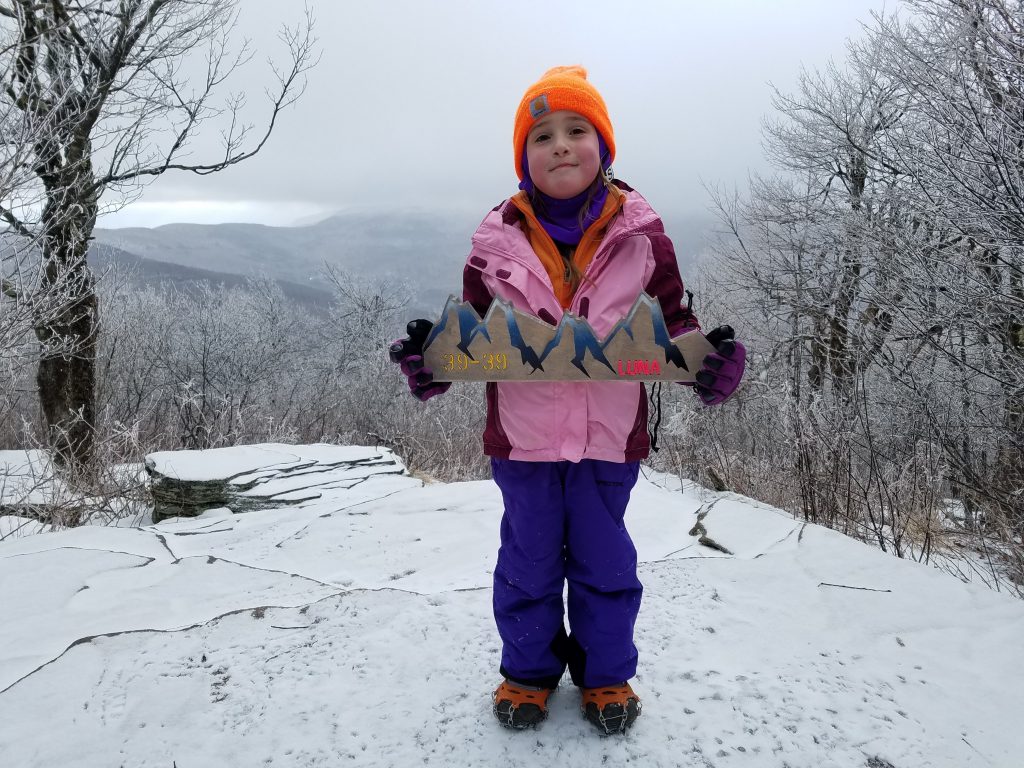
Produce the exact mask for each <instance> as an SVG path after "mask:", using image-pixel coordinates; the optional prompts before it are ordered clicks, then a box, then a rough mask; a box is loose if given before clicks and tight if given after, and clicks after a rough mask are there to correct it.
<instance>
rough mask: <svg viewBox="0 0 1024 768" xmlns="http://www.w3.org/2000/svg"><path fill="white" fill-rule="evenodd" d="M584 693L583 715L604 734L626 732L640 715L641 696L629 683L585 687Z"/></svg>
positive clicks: (582, 701)
mask: <svg viewBox="0 0 1024 768" xmlns="http://www.w3.org/2000/svg"><path fill="white" fill-rule="evenodd" d="M582 693H583V697H582V699H581V701H580V709H581V710H582V712H583V716H584V717H585V718H586V719H587V720H589V721H590V722H591V723H593V724H594V727H595V728H597V730H598V731H600V732H601V734H602V735H604V736H610V735H611V734H613V733H625V732H626V729H627V728H629V727H630V726H631V725H632V724H633V723H634V722H636V719H637V718H638V717H639V716H640V709H641V707H640V697H639V696H637V695H636V694H635V693H633V689H632V688H630V686H629V683H621V684H619V685H607V686H602V687H600V688H584V689H583V691H582Z"/></svg>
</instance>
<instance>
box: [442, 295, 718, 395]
mask: <svg viewBox="0 0 1024 768" xmlns="http://www.w3.org/2000/svg"><path fill="white" fill-rule="evenodd" d="M714 351H715V349H714V347H713V346H712V345H711V343H710V342H709V341H708V340H707V339H705V338H704V336H703V334H701V333H700V331H689V332H688V333H684V334H682V335H681V336H677V337H676V338H674V339H670V338H669V335H668V328H667V327H666V326H665V318H664V316H663V315H662V313H661V306H660V305H659V304H658V302H657V301H656V300H655V299H652V298H651V297H650V296H648V295H647V294H645V293H643V294H640V297H639V298H638V299H637V300H636V303H635V304H633V307H632V309H630V311H629V314H628V315H627V316H626V317H625V318H623V319H622V320H620V321H619V322H618V323H616V325H615V327H614V328H612V330H611V332H610V333H609V334H608V335H607V336H606V337H605V338H603V339H600V338H598V336H597V334H596V333H594V330H593V328H591V327H590V323H588V322H587V321H586V320H585V319H583V318H582V317H578V316H576V315H573V314H572V313H569V312H566V313H565V314H564V315H563V316H562V320H561V322H560V323H559V324H558V325H557V326H551V325H548V324H547V323H545V322H544V321H542V320H539V319H537V318H536V317H533V316H532V315H527V314H524V313H523V312H520V311H519V310H517V309H513V307H512V306H511V305H510V304H507V303H506V302H504V301H501V300H500V299H495V300H494V301H493V302H492V303H491V306H490V307H489V308H488V310H487V314H486V315H485V316H484V318H483V319H481V318H480V316H479V315H478V314H477V313H476V310H474V309H473V307H472V306H470V305H469V304H468V303H465V302H461V301H459V300H458V299H456V298H455V297H454V296H451V297H449V298H448V302H447V304H445V307H444V312H443V313H442V315H441V318H440V320H438V321H437V324H436V325H435V326H434V327H433V328H432V329H431V332H430V335H429V336H428V337H427V342H426V344H425V345H424V351H423V358H424V363H425V364H426V367H428V368H430V369H431V370H432V371H433V372H434V379H435V380H436V381H693V380H694V376H696V374H697V371H698V370H700V366H701V362H702V361H703V360H704V356H705V355H707V354H708V353H709V352H714Z"/></svg>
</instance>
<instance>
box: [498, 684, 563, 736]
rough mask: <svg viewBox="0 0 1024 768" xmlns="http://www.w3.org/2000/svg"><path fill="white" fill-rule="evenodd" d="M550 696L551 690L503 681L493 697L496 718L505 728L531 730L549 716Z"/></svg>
mask: <svg viewBox="0 0 1024 768" xmlns="http://www.w3.org/2000/svg"><path fill="white" fill-rule="evenodd" d="M550 695H551V689H550V688H533V687H531V686H528V685H520V684H519V683H513V682H512V681H511V680H503V681H502V682H501V685H499V686H498V688H497V690H495V691H494V693H493V694H492V696H491V699H492V701H493V702H494V716H495V717H496V718H498V722H499V723H501V724H502V725H503V726H504V727H505V728H514V729H516V730H520V729H523V728H530V727H532V726H535V725H537V724H538V723H540V722H542V721H543V720H544V718H546V717H547V716H548V696H550Z"/></svg>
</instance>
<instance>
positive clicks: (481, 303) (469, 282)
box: [462, 262, 494, 317]
mask: <svg viewBox="0 0 1024 768" xmlns="http://www.w3.org/2000/svg"><path fill="white" fill-rule="evenodd" d="M493 298H494V296H492V295H491V292H490V291H489V290H487V286H486V285H484V277H483V272H481V271H480V270H479V269H477V268H476V267H473V266H471V265H470V264H469V263H468V262H467V263H466V267H465V269H463V270H462V300H463V301H468V302H469V303H470V304H471V305H472V307H473V309H475V310H476V313H477V314H478V315H480V317H483V316H484V315H486V314H487V309H488V308H489V307H490V306H491V300H492V299H493Z"/></svg>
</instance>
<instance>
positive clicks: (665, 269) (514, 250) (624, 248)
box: [463, 181, 699, 462]
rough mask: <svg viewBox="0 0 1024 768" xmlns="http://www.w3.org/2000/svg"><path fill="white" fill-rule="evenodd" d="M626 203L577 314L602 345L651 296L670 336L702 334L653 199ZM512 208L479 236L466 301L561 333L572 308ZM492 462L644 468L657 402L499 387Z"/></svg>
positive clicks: (632, 392) (488, 433)
mask: <svg viewBox="0 0 1024 768" xmlns="http://www.w3.org/2000/svg"><path fill="white" fill-rule="evenodd" d="M615 183H616V184H617V185H618V187H619V188H620V189H622V191H623V192H625V193H626V199H625V201H624V202H623V205H622V208H621V210H620V211H619V213H618V214H616V216H615V217H614V218H613V219H612V221H611V222H610V223H609V224H608V227H607V230H606V232H605V236H604V239H603V240H602V242H601V244H600V246H599V248H598V249H597V252H596V253H595V254H594V258H593V260H592V261H591V263H590V265H589V266H588V267H587V270H586V276H587V277H588V278H589V281H586V280H585V281H583V282H581V284H580V287H579V289H578V290H577V291H576V294H575V296H573V299H572V304H571V305H570V307H569V311H571V312H573V313H574V314H576V315H578V316H580V317H584V318H586V319H587V320H588V321H589V323H590V325H591V326H592V327H593V329H594V331H595V332H596V333H597V335H598V336H599V337H603V336H605V335H606V334H607V333H608V332H609V331H611V329H612V327H613V326H614V325H615V323H617V322H618V321H619V320H621V319H622V318H623V317H625V316H626V313H627V312H629V310H630V308H632V306H633V303H634V302H635V301H636V298H637V296H639V295H640V292H641V291H646V292H647V293H648V294H649V295H651V296H653V297H655V298H657V299H658V301H659V303H660V304H661V311H662V313H663V314H664V316H665V321H666V323H667V325H668V329H669V333H670V334H671V335H672V336H676V335H678V334H679V333H681V332H683V331H684V330H686V329H688V328H690V329H695V328H699V325H698V323H697V319H696V317H694V315H693V313H692V312H691V311H690V310H689V309H688V308H687V307H686V306H684V302H683V293H684V291H683V281H682V278H680V276H679V266H678V264H677V263H676V257H675V251H674V249H673V247H672V242H671V240H669V238H668V236H667V235H666V234H665V227H664V225H663V224H662V222H661V219H660V218H659V217H658V214H656V213H655V212H654V210H653V209H652V208H651V206H650V205H649V204H648V202H647V201H646V200H644V198H643V197H642V196H641V195H640V194H639V193H638V192H636V191H635V190H633V189H631V188H629V187H628V186H627V185H625V184H623V183H622V182H619V181H616V182H615ZM520 218H521V214H520V212H519V211H518V210H517V209H516V207H515V206H514V205H512V204H511V203H510V202H508V201H505V202H504V203H502V204H501V205H499V206H498V207H497V208H495V209H494V210H493V211H491V212H490V213H489V214H488V215H487V217H486V218H484V220H483V222H482V223H481V224H480V227H479V229H477V231H476V234H474V235H473V249H472V251H470V254H469V256H468V258H467V259H466V267H465V270H464V272H463V300H464V301H468V302H470V303H471V304H472V305H473V307H474V308H475V309H476V311H477V312H478V313H479V314H480V316H481V317H482V316H483V315H484V313H485V312H486V311H487V308H488V307H489V306H490V303H491V300H492V299H493V298H494V297H496V296H497V297H500V298H501V299H503V300H505V301H507V302H509V303H510V304H512V305H513V306H514V307H516V308H517V309H520V310H523V311H525V312H528V313H530V314H533V315H535V316H536V317H539V318H540V319H541V320H544V321H545V322H547V323H550V324H552V325H557V324H558V322H559V321H560V319H561V317H562V308H561V306H560V304H559V301H558V298H557V297H556V296H555V292H554V289H553V288H552V285H551V279H550V278H549V277H548V274H547V272H546V271H545V269H544V267H543V266H542V265H541V263H540V260H539V259H538V257H537V255H536V254H535V253H534V251H533V248H531V246H530V243H529V241H528V240H527V237H526V233H525V232H524V231H523V229H522V228H521V222H520ZM483 442H484V453H485V454H487V455H488V456H495V457H498V458H503V459H516V460H519V461H562V460H567V461H573V462H578V461H580V460H581V459H600V460H602V461H614V462H624V461H636V460H639V459H643V458H645V457H646V456H647V454H648V453H649V451H650V437H649V435H648V433H647V395H646V391H645V389H644V385H643V383H642V382H634V381H588V382H578V381H564V382H520V381H510V382H489V383H488V384H487V426H486V428H485V430H484V435H483Z"/></svg>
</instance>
